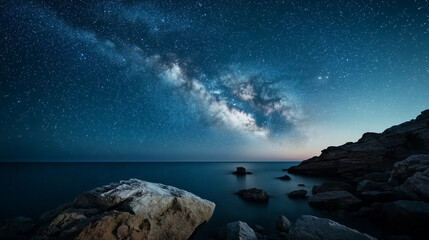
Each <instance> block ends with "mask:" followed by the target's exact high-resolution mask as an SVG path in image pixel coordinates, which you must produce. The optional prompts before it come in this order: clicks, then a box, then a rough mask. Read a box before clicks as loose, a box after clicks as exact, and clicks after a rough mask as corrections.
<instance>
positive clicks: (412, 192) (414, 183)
mask: <svg viewBox="0 0 429 240" xmlns="http://www.w3.org/2000/svg"><path fill="white" fill-rule="evenodd" d="M395 190H396V191H399V192H401V193H403V194H405V195H406V196H407V198H409V199H413V200H423V201H429V168H428V169H426V171H424V172H416V173H415V174H414V175H413V176H412V177H409V178H408V179H407V180H406V181H405V182H404V183H403V184H402V185H400V186H399V187H397V188H396V189H395Z"/></svg>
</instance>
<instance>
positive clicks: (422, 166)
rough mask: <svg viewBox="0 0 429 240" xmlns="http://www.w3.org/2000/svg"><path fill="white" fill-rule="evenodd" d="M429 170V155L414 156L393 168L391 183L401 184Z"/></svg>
mask: <svg viewBox="0 0 429 240" xmlns="http://www.w3.org/2000/svg"><path fill="white" fill-rule="evenodd" d="M428 168H429V154H427V155H413V156H410V157H408V158H406V159H405V160H403V161H399V162H397V163H395V165H394V166H393V169H392V172H391V175H390V178H389V182H395V183H398V184H401V183H403V182H405V181H406V180H407V179H408V178H410V177H411V176H413V175H414V174H415V173H417V172H424V171H425V170H426V169H428Z"/></svg>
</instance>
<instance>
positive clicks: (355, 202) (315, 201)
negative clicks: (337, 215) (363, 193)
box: [308, 191, 361, 210]
mask: <svg viewBox="0 0 429 240" xmlns="http://www.w3.org/2000/svg"><path fill="white" fill-rule="evenodd" d="M308 203H309V204H310V206H312V207H315V208H322V209H328V210H335V209H353V208H356V207H358V206H359V205H360V203H361V200H360V199H358V198H356V197H355V196H353V195H352V194H351V193H349V192H347V191H331V192H322V193H318V194H316V195H313V196H311V197H310V198H309V199H308Z"/></svg>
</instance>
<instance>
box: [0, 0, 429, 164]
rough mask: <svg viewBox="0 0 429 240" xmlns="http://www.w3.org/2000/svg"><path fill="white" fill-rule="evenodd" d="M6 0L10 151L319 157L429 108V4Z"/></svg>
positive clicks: (2, 80)
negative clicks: (368, 133) (324, 149)
mask: <svg viewBox="0 0 429 240" xmlns="http://www.w3.org/2000/svg"><path fill="white" fill-rule="evenodd" d="M0 6H1V16H0V18H1V20H0V31H1V32H0V34H1V35H0V61H1V62H0V66H1V69H0V110H1V113H2V114H1V115H0V157H1V159H6V160H13V159H42V160H43V159H56V160H60V159H108V158H109V159H126V160H131V159H136V160H155V161H156V160H163V159H170V160H174V159H186V158H189V159H190V158H194V159H197V160H204V159H215V158H216V159H217V160H222V159H228V158H240V159H242V160H248V159H261V160H268V159H305V158H307V157H311V156H313V155H318V154H319V153H320V150H322V149H323V148H325V147H327V146H330V145H340V144H343V143H345V142H349V141H356V140H358V139H359V138H360V136H361V135H362V134H363V133H364V132H367V131H374V132H381V131H383V130H384V129H385V128H387V127H390V126H391V125H395V124H399V123H401V122H403V121H407V120H410V119H412V118H415V117H416V116H417V115H418V114H419V113H420V112H421V111H423V110H424V109H427V108H429V34H428V32H429V2H428V1H427V0H407V1H398V0H386V1H382V0H378V1H377V0H372V1H369V0H354V1H349V0H347V1H346V0H320V1H318V0H302V1H298V0H290V1H274V0H273V1H267V0H261V1H230V0H228V1H226V0H225V1H223V0H216V1H203V0H201V1H181V0H171V1H168V0H161V1H119V0H118V1H106V0H103V1H71V0H62V1H43V0H39V1H37V0H34V1H30V0H28V1H16V0H14V1H12V0H6V1H1V3H0Z"/></svg>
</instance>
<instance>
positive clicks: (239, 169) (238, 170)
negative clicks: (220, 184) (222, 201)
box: [232, 167, 252, 176]
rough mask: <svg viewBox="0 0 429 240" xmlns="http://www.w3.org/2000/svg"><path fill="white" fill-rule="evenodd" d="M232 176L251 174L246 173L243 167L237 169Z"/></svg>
mask: <svg viewBox="0 0 429 240" xmlns="http://www.w3.org/2000/svg"><path fill="white" fill-rule="evenodd" d="M232 174H235V175H239V176H241V175H246V174H252V172H248V171H247V170H246V168H244V167H237V170H235V171H234V172H232Z"/></svg>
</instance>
